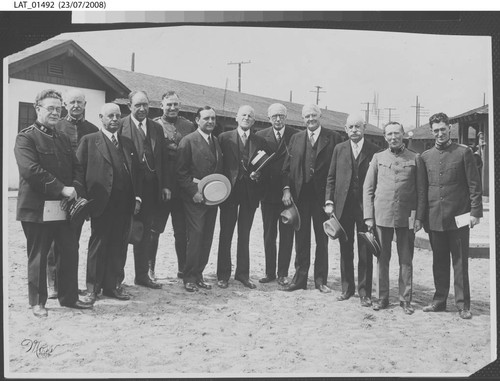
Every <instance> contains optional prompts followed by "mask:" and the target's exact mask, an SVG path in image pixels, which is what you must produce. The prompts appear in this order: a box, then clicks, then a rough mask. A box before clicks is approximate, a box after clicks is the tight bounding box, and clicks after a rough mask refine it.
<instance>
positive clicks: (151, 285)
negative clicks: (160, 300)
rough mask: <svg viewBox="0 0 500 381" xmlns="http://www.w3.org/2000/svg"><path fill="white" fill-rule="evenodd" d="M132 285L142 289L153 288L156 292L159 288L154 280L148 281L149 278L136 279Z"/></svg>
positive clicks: (159, 285) (158, 284)
mask: <svg viewBox="0 0 500 381" xmlns="http://www.w3.org/2000/svg"><path fill="white" fill-rule="evenodd" d="M134 283H135V284H136V285H138V286H144V287H148V288H153V289H156V290H157V289H159V288H161V284H160V283H156V282H155V281H154V280H152V279H150V278H149V277H147V278H146V279H136V280H135V281H134Z"/></svg>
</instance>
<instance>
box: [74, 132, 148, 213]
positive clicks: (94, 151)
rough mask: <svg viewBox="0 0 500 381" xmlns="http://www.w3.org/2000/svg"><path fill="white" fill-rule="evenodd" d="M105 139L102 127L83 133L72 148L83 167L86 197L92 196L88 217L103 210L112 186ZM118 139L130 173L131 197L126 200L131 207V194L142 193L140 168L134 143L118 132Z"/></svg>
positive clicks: (109, 156)
mask: <svg viewBox="0 0 500 381" xmlns="http://www.w3.org/2000/svg"><path fill="white" fill-rule="evenodd" d="M105 139H108V138H107V137H106V136H105V135H104V133H103V132H102V131H99V132H95V133H93V134H90V135H86V136H84V137H83V138H82V140H81V141H80V145H79V146H78V150H77V152H76V155H77V157H78V160H79V161H80V163H81V164H82V166H83V169H84V173H85V187H86V189H87V194H88V197H89V198H90V199H93V200H94V201H93V203H92V204H91V208H90V215H91V216H92V217H99V216H100V215H101V214H102V213H103V211H104V209H105V208H106V205H107V204H108V201H109V198H110V196H111V190H112V186H113V164H112V161H111V155H110V153H109V150H108V147H107V146H106V141H105ZM118 143H119V147H120V148H121V149H122V151H123V154H124V157H125V161H126V163H125V164H126V166H127V169H128V172H129V173H130V175H131V181H132V189H133V193H134V197H133V198H132V199H131V200H130V206H131V209H132V210H133V206H134V200H135V197H141V196H142V170H141V168H140V164H139V157H138V154H137V150H136V149H135V146H134V143H132V141H131V140H130V139H128V138H126V137H125V136H120V135H118Z"/></svg>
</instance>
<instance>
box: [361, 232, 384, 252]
mask: <svg viewBox="0 0 500 381" xmlns="http://www.w3.org/2000/svg"><path fill="white" fill-rule="evenodd" d="M358 237H360V238H361V239H362V240H363V242H365V244H366V246H367V248H368V250H369V251H370V253H372V254H373V255H374V256H375V257H377V258H378V257H379V256H380V250H381V248H380V244H379V243H378V241H377V237H375V235H374V234H372V233H369V232H367V233H364V232H360V233H358Z"/></svg>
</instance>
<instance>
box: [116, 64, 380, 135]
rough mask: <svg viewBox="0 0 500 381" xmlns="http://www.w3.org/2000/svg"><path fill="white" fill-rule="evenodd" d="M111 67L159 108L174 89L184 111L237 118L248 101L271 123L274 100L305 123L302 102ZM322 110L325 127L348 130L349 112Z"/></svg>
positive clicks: (292, 120)
mask: <svg viewBox="0 0 500 381" xmlns="http://www.w3.org/2000/svg"><path fill="white" fill-rule="evenodd" d="M107 69H108V70H109V72H111V73H112V74H113V75H114V76H116V77H117V78H118V79H119V80H120V81H121V82H123V83H124V84H125V85H126V86H128V87H129V88H131V89H134V90H144V91H146V92H147V93H148V96H149V98H150V104H151V106H152V107H155V108H160V107H161V96H162V95H163V94H164V93H165V91H167V90H173V91H176V92H178V93H179V94H180V96H181V101H182V105H181V109H182V110H183V111H188V112H196V110H197V109H198V108H199V107H201V106H205V105H209V106H212V107H213V108H214V109H215V110H216V111H217V115H220V116H226V117H231V118H234V117H235V116H236V113H237V112H238V108H239V107H240V106H241V105H246V104H248V105H250V106H252V107H253V108H254V109H255V114H256V115H255V119H256V120H258V121H262V122H268V121H269V119H268V118H267V108H268V107H269V105H271V104H272V103H282V104H283V105H284V106H285V107H286V108H287V110H288V117H287V122H288V124H291V125H296V126H303V121H302V106H303V105H302V104H298V103H292V102H286V101H282V100H277V99H272V98H267V97H261V96H257V95H252V94H246V93H239V92H236V91H231V90H224V89H220V88H216V87H210V86H205V85H199V84H195V83H189V82H183V81H177V80H174V79H169V78H163V77H158V76H153V75H149V74H143V73H138V72H132V71H127V70H121V69H116V68H111V67H108V68H107ZM126 102H127V100H125V99H122V100H117V103H121V104H124V103H126ZM321 111H322V114H323V125H324V126H325V127H327V128H331V129H334V130H338V131H344V125H345V122H346V120H347V116H348V115H347V114H346V113H342V112H337V111H332V110H324V109H323V110H321ZM366 133H367V134H369V135H379V136H382V131H381V130H379V129H378V128H376V127H375V126H373V125H367V128H366Z"/></svg>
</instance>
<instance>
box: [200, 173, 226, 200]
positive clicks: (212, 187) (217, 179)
mask: <svg viewBox="0 0 500 381" xmlns="http://www.w3.org/2000/svg"><path fill="white" fill-rule="evenodd" d="M221 189H222V190H223V191H224V193H223V194H221V195H219V196H214V193H215V194H218V192H219V191H220V190H221ZM198 190H199V191H200V193H201V194H202V195H203V199H204V200H205V205H219V204H220V203H222V202H224V201H225V200H226V199H227V198H228V197H229V195H230V194H231V182H230V181H229V179H228V178H227V177H226V176H224V175H221V174H220V173H213V174H211V175H208V176H205V177H204V178H202V179H201V180H200V182H199V183H198ZM207 196H208V197H207Z"/></svg>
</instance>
